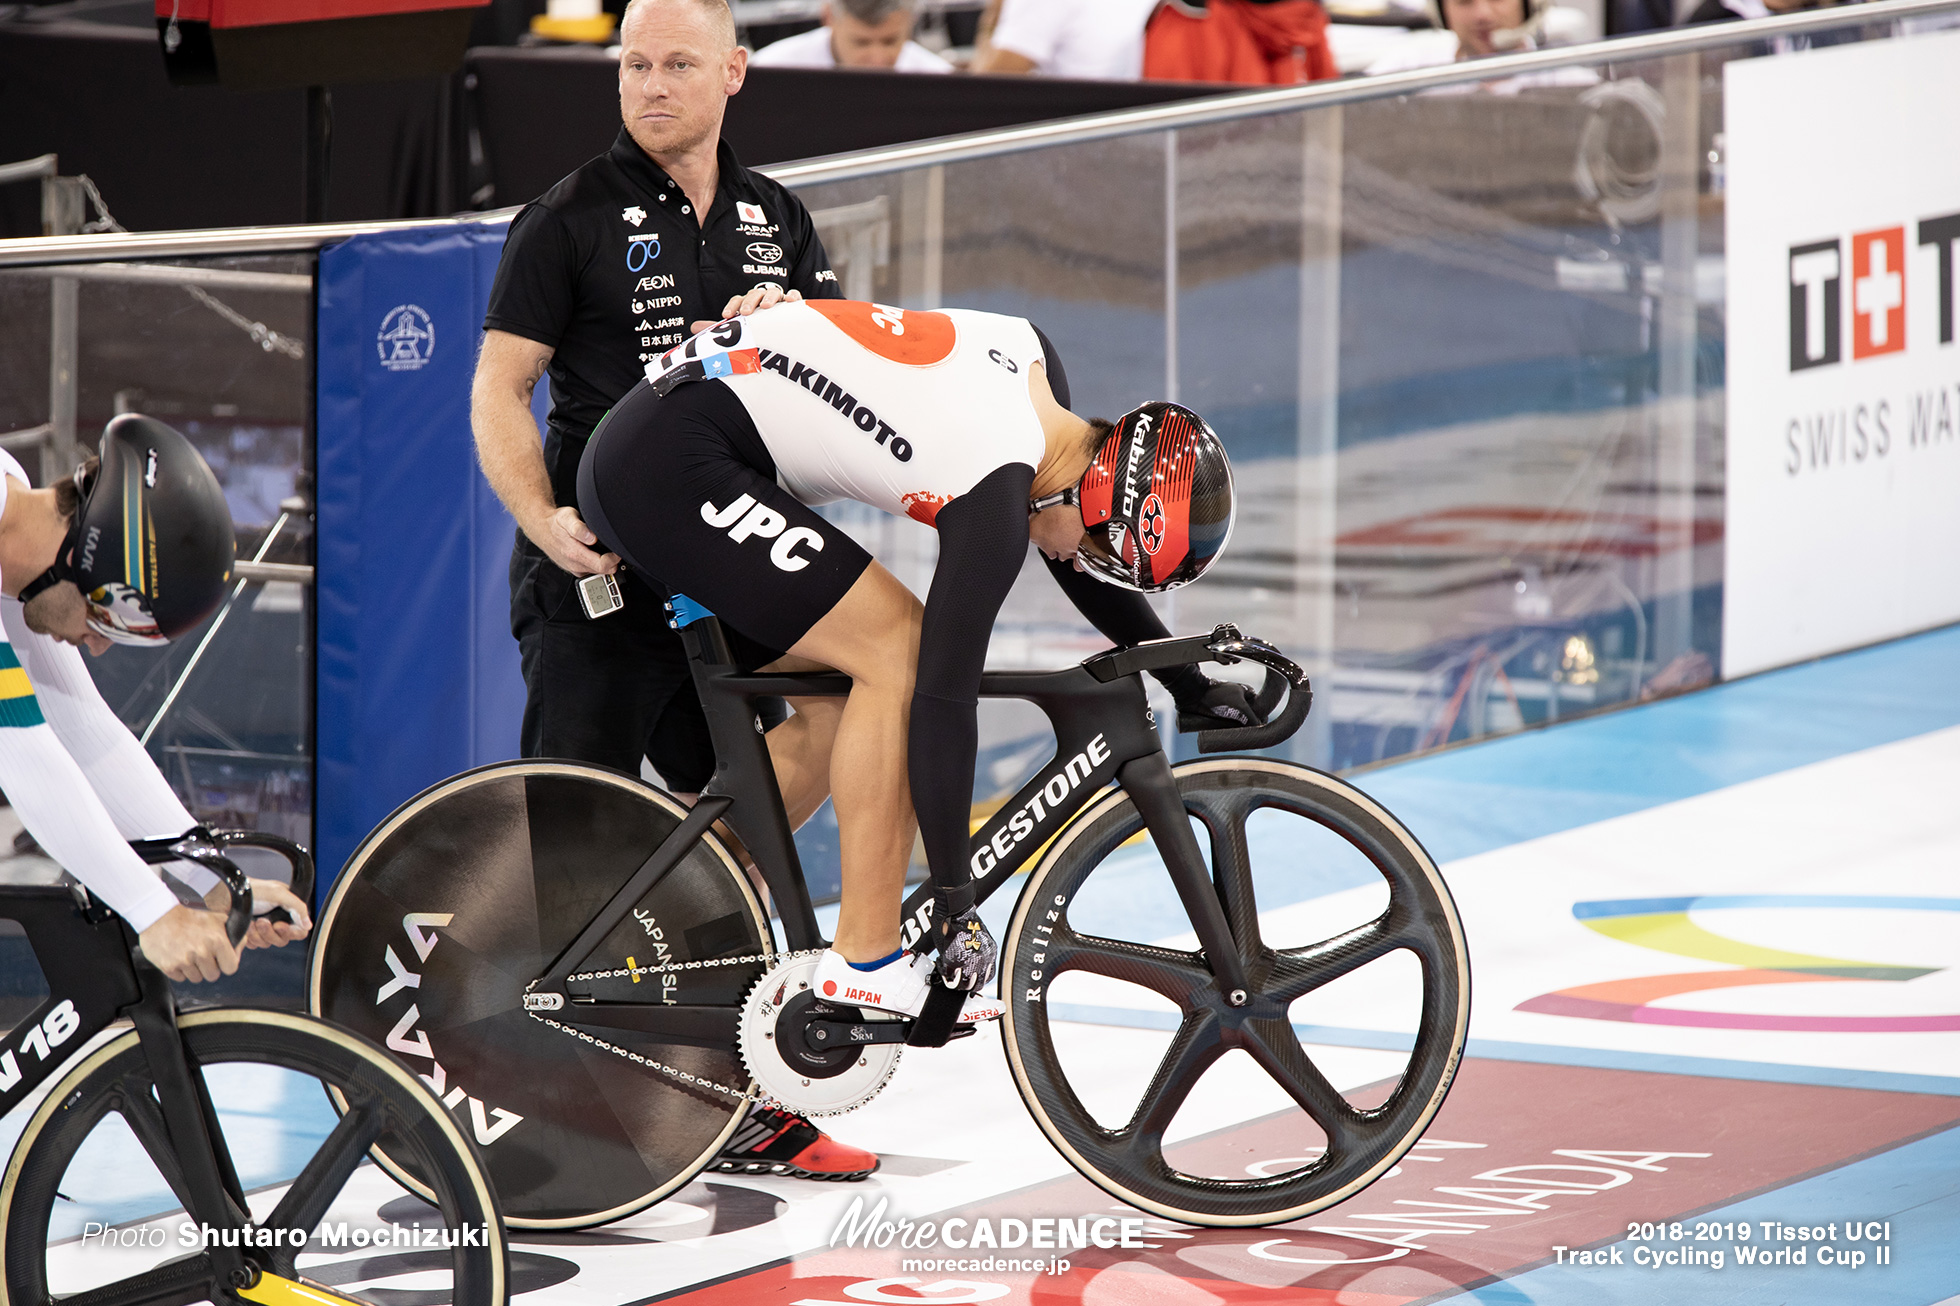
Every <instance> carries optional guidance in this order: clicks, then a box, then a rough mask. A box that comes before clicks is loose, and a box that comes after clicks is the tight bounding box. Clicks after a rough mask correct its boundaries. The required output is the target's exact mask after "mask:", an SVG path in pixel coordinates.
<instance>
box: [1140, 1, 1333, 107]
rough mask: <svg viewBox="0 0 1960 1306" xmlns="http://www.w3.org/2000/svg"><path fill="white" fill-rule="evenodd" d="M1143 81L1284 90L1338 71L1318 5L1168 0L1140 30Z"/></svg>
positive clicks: (1322, 11) (1314, 3)
mask: <svg viewBox="0 0 1960 1306" xmlns="http://www.w3.org/2000/svg"><path fill="white" fill-rule="evenodd" d="M1143 75H1144V76H1145V77H1147V78H1150V79H1151V80H1153V81H1166V82H1239V83H1242V84H1249V85H1259V86H1264V85H1280V86H1288V85H1291V84H1293V83H1295V82H1312V81H1319V80H1321V79H1323V78H1327V77H1339V76H1340V75H1341V72H1340V69H1339V68H1336V67H1335V66H1334V52H1333V51H1332V50H1331V49H1329V48H1328V45H1327V11H1326V10H1325V9H1322V8H1321V7H1320V3H1319V0H1167V3H1166V4H1165V5H1164V7H1163V8H1161V9H1159V10H1158V11H1157V13H1156V14H1155V15H1154V16H1153V17H1152V18H1151V20H1150V26H1149V27H1148V28H1147V29H1146V30H1145V32H1144V38H1143Z"/></svg>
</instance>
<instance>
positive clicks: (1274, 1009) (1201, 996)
mask: <svg viewBox="0 0 1960 1306" xmlns="http://www.w3.org/2000/svg"><path fill="white" fill-rule="evenodd" d="M1174 774H1175V775H1176V777H1177V783H1178V789H1179V791H1180V793H1181V794H1182V795H1183V798H1184V802H1185V806H1186V808H1187V810H1189V811H1190V813H1191V814H1192V815H1193V816H1194V817H1196V818H1198V819H1199V820H1200V821H1201V822H1202V823H1203V825H1204V827H1205V830H1206V831H1208V832H1209V833H1210V836H1211V849H1210V851H1211V861H1212V864H1213V866H1214V867H1217V868H1218V869H1217V871H1216V872H1215V873H1214V883H1215V884H1216V886H1217V888H1218V890H1219V894H1220V897H1221V899H1222V900H1223V902H1224V905H1225V909H1226V916H1227V919H1228V920H1229V921H1230V922H1231V925H1232V928H1233V931H1234V934H1235V936H1236V937H1237V939H1238V940H1239V946H1240V950H1241V953H1242V955H1244V957H1245V960H1246V969H1247V971H1248V978H1249V979H1250V981H1251V983H1252V985H1253V986H1254V989H1255V992H1253V993H1252V994H1251V995H1250V998H1249V1001H1248V1002H1246V1003H1245V1004H1244V1005H1242V1006H1238V1007H1235V1006H1233V1005H1232V1004H1231V1003H1229V1002H1228V1001H1227V1000H1226V998H1225V996H1224V995H1223V994H1221V993H1220V991H1219V986H1218V982H1217V980H1216V979H1215V978H1214V977H1213V976H1212V974H1211V972H1210V970H1209V969H1208V968H1207V966H1206V963H1205V961H1204V958H1203V956H1202V955H1201V954H1200V953H1198V952H1195V951H1179V950H1173V949H1169V948H1165V947H1161V946H1156V945H1153V944H1151V942H1150V939H1151V938H1153V937H1154V938H1163V937H1166V936H1170V935H1174V934H1176V933H1177V932H1178V931H1179V930H1181V929H1182V928H1184V927H1185V926H1187V925H1188V922H1187V921H1186V920H1185V919H1184V918H1183V917H1182V916H1179V917H1178V918H1177V919H1175V920H1168V919H1166V920H1162V921H1158V922H1155V923H1153V924H1152V925H1151V926H1150V927H1148V928H1149V929H1151V930H1154V931H1155V932H1154V933H1151V934H1147V935H1146V937H1145V938H1142V939H1114V938H1107V937H1102V936H1098V935H1092V934H1088V933H1078V932H1077V931H1076V930H1075V929H1074V928H1073V927H1072V925H1071V922H1070V918H1069V913H1070V909H1071V906H1072V905H1074V904H1076V902H1077V899H1078V896H1079V895H1080V894H1081V892H1082V890H1083V888H1084V887H1085V885H1087V884H1089V883H1091V882H1092V880H1093V877H1094V876H1096V875H1097V873H1098V872H1099V871H1104V868H1105V862H1106V859H1108V858H1109V857H1110V856H1111V854H1113V853H1115V852H1116V850H1117V849H1118V848H1120V847H1121V846H1122V845H1123V844H1124V843H1125V842H1126V841H1128V840H1129V839H1131V838H1132V837H1134V836H1136V835H1138V834H1139V833H1141V832H1142V831H1143V828H1144V826H1143V819H1142V817H1141V816H1140V815H1139V814H1138V813H1137V810H1136V807H1135V805H1134V804H1133V803H1132V802H1131V800H1130V798H1129V795H1128V794H1126V793H1124V792H1123V791H1122V790H1120V789H1118V790H1114V791H1112V792H1110V793H1109V794H1107V795H1105V796H1104V797H1103V798H1102V799H1101V800H1100V801H1098V802H1097V803H1096V804H1094V805H1093V806H1091V807H1090V808H1088V809H1087V810H1086V811H1084V812H1083V813H1082V815H1081V816H1079V817H1078V818H1077V819H1076V820H1075V821H1074V822H1073V823H1072V824H1070V825H1069V826H1068V827H1067V828H1066V829H1065V830H1063V832H1062V833H1061V835H1060V836H1059V837H1058V838H1057V839H1056V840H1055V843H1054V844H1053V845H1052V846H1051V847H1050V848H1049V849H1048V851H1047V852H1046V854H1045V855H1044V856H1043V857H1042V859H1041V861H1040V863H1039V864H1038V865H1037V866H1036V867H1035V869H1034V870H1033V872H1032V873H1030V875H1029V876H1028V884H1027V887H1026V888H1025V889H1024V890H1023V891H1022V893H1021V897H1020V901H1019V902H1018V903H1017V904H1016V905H1015V910H1014V918H1013V924H1012V925H1011V926H1010V928H1009V930H1008V935H1007V942H1006V946H1005V947H1004V949H1003V950H1002V954H1001V975H1002V984H1003V986H1004V996H1005V997H1006V999H1007V1007H1008V1012H1007V1018H1006V1021H1005V1022H1004V1029H1003V1034H1004V1036H1005V1038H1006V1043H1007V1055H1008V1064H1009V1068H1010V1069H1011V1071H1012V1072H1013V1075H1014V1082H1015V1084H1016V1086H1017V1087H1018V1088H1019V1089H1020V1091H1021V1098H1022V1101H1023V1102H1025V1103H1026V1105H1027V1108H1028V1111H1029V1113H1030V1114H1031V1115H1033V1116H1034V1119H1035V1123H1037V1124H1038V1125H1040V1126H1041V1129H1042V1131H1043V1132H1044V1133H1046V1134H1047V1135H1048V1137H1049V1139H1050V1140H1051V1141H1052V1142H1053V1143H1054V1144H1055V1146H1056V1147H1057V1148H1058V1149H1059V1150H1060V1151H1061V1153H1062V1155H1063V1156H1065V1157H1066V1158H1068V1160H1069V1162H1070V1163H1071V1164H1072V1165H1074V1166H1075V1168H1076V1169H1077V1170H1079V1171H1081V1172H1082V1174H1083V1175H1084V1176H1085V1177H1087V1178H1088V1179H1089V1180H1090V1181H1092V1182H1093V1183H1095V1184H1097V1185H1098V1186H1099V1187H1101V1188H1102V1189H1103V1190H1104V1191H1106V1192H1108V1193H1110V1194H1111V1195H1112V1196H1115V1197H1118V1198H1120V1199H1122V1200H1123V1201H1125V1202H1128V1203H1130V1204H1131V1205H1133V1206H1136V1207H1139V1208H1141V1209H1143V1210H1146V1211H1150V1212H1154V1213H1155V1214H1157V1215H1160V1216H1164V1217H1165V1218H1167V1219H1172V1220H1180V1221H1183V1222H1185V1223H1187V1224H1198V1225H1213V1226H1220V1227H1228V1226H1249V1225H1265V1224H1277V1223H1280V1222H1282V1221H1287V1220H1296V1219H1299V1218H1300V1217H1301V1216H1305V1215H1310V1214H1312V1213H1313V1212H1315V1211H1318V1210H1322V1209H1324V1208H1325V1207H1328V1206H1331V1205H1333V1204H1334V1203H1336V1202H1339V1201H1342V1200H1343V1199H1345V1198H1348V1197H1351V1196H1353V1195H1354V1194H1355V1193H1358V1192H1360V1191H1361V1190H1362V1189H1363V1188H1366V1187H1367V1186H1368V1185H1369V1184H1371V1183H1373V1182H1374V1181H1375V1180H1376V1179H1378V1178H1380V1177H1381V1176H1382V1175H1383V1174H1385V1173H1386V1172H1387V1171H1388V1169H1389V1167H1391V1166H1393V1165H1394V1164H1395V1162H1396V1161H1397V1160H1398V1159H1399V1158H1400V1157H1401V1156H1402V1155H1403V1153H1405V1152H1407V1151H1408V1150H1409V1149H1410V1148H1411V1147H1413V1146H1414V1145H1415V1143H1416V1141H1417V1140H1418V1139H1419V1138H1421V1136H1422V1132H1423V1130H1424V1129H1425V1128H1427V1126H1428V1124H1429V1122H1430V1120H1431V1119H1432V1118H1433V1117H1434V1116H1435V1114H1436V1112H1437V1110H1438V1109H1439V1108H1440V1107H1441V1106H1442V1105H1443V1097H1444V1095H1445V1094H1446V1093H1447V1092H1448V1091H1449V1086H1450V1081H1451V1079H1452V1077H1453V1076H1454V1075H1455V1073H1456V1067H1457V1063H1458V1060H1459V1059H1460V1058H1461V1056H1462V1054H1463V1046H1464V1040H1465V1039H1466V1037H1467V1035H1468V1031H1469V1019H1470V968H1469V954H1468V951H1467V948H1466V946H1465V943H1464V938H1463V926H1462V923H1461V922H1460V921H1459V920H1458V919H1457V914H1456V907H1455V904H1454V903H1453V902H1452V901H1451V899H1450V894H1449V889H1448V888H1447V887H1446V886H1445V885H1444V883H1443V878H1442V876H1441V875H1440V874H1439V873H1438V872H1437V869H1436V864H1435V863H1434V862H1433V861H1432V860H1431V859H1430V857H1429V854H1428V853H1427V852H1425V851H1424V850H1423V848H1422V845H1421V844H1419V843H1418V842H1417V841H1416V839H1415V836H1413V835H1412V834H1410V833H1409V832H1408V831H1407V830H1406V829H1404V828H1403V827H1402V825H1401V824H1400V823H1399V822H1397V821H1396V820H1395V818H1394V817H1393V816H1391V815H1389V813H1388V812H1386V811H1385V810H1383V809H1382V808H1381V807H1380V806H1379V805H1378V804H1377V803H1375V802H1374V801H1373V800H1372V799H1370V798H1369V797H1368V796H1367V795H1366V794H1364V793H1362V792H1361V791H1360V790H1358V789H1355V788H1354V787H1353V786H1351V785H1347V784H1344V783H1342V782H1341V781H1339V780H1337V779H1335V778H1334V777H1332V776H1329V775H1324V774H1322V773H1320V772H1318V771H1313V770H1309V769H1308V768H1306V767H1301V766H1294V765H1292V764H1290V763H1286V762H1275V761H1267V760H1265V759H1261V758H1246V757H1232V758H1221V759H1218V760H1206V761H1196V762H1187V763H1185V764H1184V765H1182V766H1179V767H1177V768H1175V771H1174ZM1266 808H1270V809H1276V810H1278V811H1280V812H1283V813H1287V814H1290V815H1293V816H1296V817H1301V818H1304V819H1305V820H1307V821H1310V822H1312V823H1313V824H1314V826H1316V827H1318V828H1319V830H1321V831H1324V832H1326V833H1327V834H1331V835H1332V836H1334V837H1335V838H1336V839H1338V840H1339V841H1340V842H1341V844H1343V845H1345V846H1346V847H1347V848H1351V849H1352V850H1354V851H1355V852H1358V853H1359V854H1360V855H1361V856H1362V857H1365V858H1366V861H1367V863H1368V864H1370V865H1372V867H1373V868H1374V870H1375V871H1376V872H1378V873H1379V874H1380V876H1381V877H1382V879H1383V880H1384V881H1386V883H1387V887H1388V907H1387V909H1386V910H1385V911H1383V912H1382V913H1381V915H1380V916H1379V917H1377V918H1376V919H1375V920H1373V921H1371V922H1369V923H1368V924H1366V925H1363V926H1361V927H1359V928H1357V929H1353V930H1348V931H1345V932H1344V933H1341V934H1338V935H1336V936H1335V937H1334V938H1331V939H1324V940H1322V941H1321V942H1319V943H1315V944H1310V945H1307V946H1305V947H1299V948H1285V949H1274V948H1271V947H1267V946H1266V945H1265V944H1264V942H1263V941H1262V939H1261V937H1260V934H1259V928H1258V904H1257V902H1256V900H1255V895H1254V893H1253V888H1252V865H1251V861H1252V854H1251V850H1250V846H1249V843H1248V841H1247V839H1246V837H1245V824H1246V821H1247V819H1248V818H1250V817H1251V816H1252V815H1253V813H1254V812H1256V811H1258V810H1260V809H1266ZM1203 837H1204V836H1203V833H1202V832H1201V833H1200V841H1201V843H1202V841H1203ZM1159 927H1161V928H1159ZM1248 940H1250V944H1251V946H1250V947H1248V946H1247V945H1248ZM1398 951H1407V952H1411V953H1413V954H1415V957H1416V959H1417V960H1418V961H1419V962H1420V968H1421V976H1422V981H1421V982H1422V995H1421V1015H1420V1018H1419V1022H1418V1025H1417V1031H1416V1035H1415V1040H1414V1049H1413V1051H1412V1052H1411V1053H1410V1055H1409V1060H1408V1066H1407V1069H1406V1070H1405V1071H1404V1073H1403V1074H1402V1076H1401V1079H1400V1082H1399V1083H1397V1084H1396V1086H1395V1087H1394V1089H1393V1090H1392V1091H1391V1092H1390V1094H1389V1096H1388V1098H1387V1100H1386V1101H1384V1102H1382V1103H1380V1104H1379V1105H1378V1106H1375V1107H1373V1108H1371V1109H1366V1110H1362V1109H1357V1108H1355V1107H1354V1106H1353V1105H1352V1104H1350V1103H1349V1102H1347V1101H1346V1100H1345V1099H1344V1098H1343V1097H1342V1096H1341V1095H1340V1094H1339V1093H1338V1092H1337V1091H1335V1090H1334V1088H1333V1087H1332V1086H1331V1085H1330V1084H1329V1083H1328V1081H1327V1078H1326V1076H1325V1075H1324V1074H1322V1072H1321V1071H1320V1070H1319V1069H1318V1068H1317V1067H1315V1066H1314V1064H1313V1062H1312V1058H1311V1057H1310V1056H1309V1055H1308V1053H1307V1051H1306V1049H1305V1048H1304V1047H1303V1046H1302V1044H1301V1042H1300V1040H1299V1038H1298V1037H1297V1035H1296V1033H1295V1031H1294V1026H1293V1021H1292V1019H1291V1017H1290V1015H1289V1011H1290V1006H1291V1004H1292V1003H1293V1002H1295V1001H1297V1000H1299V999H1301V998H1303V997H1305V996H1306V995H1307V994H1309V993H1311V992H1312V991H1313V990H1314V989H1316V988H1318V987H1320V986H1321V985H1323V984H1327V983H1330V982H1332V981H1333V980H1335V979H1338V978H1341V977H1343V976H1346V975H1349V974H1354V973H1364V974H1365V973H1366V971H1365V968H1366V967H1367V966H1368V965H1370V964H1371V963H1373V962H1375V961H1378V960H1380V959H1382V958H1384V957H1386V956H1389V955H1390V954H1392V953H1395V952H1398ZM1072 970H1081V971H1090V972H1093V973H1095V974H1098V975H1104V976H1109V977H1112V978H1115V979H1120V980H1125V981H1128V982H1130V983H1133V984H1137V985H1140V986H1142V987H1144V988H1147V989H1151V990H1154V991H1155V992H1157V993H1158V994H1159V995H1160V996H1161V997H1163V998H1168V999H1169V1000H1170V1001H1171V1002H1172V1003H1174V1004H1176V1006H1177V1008H1178V1012H1179V1015H1178V1017H1177V1019H1176V1026H1177V1029H1176V1033H1175V1034H1174V1035H1173V1037H1172V1039H1171V1043H1170V1047H1169V1049H1168V1050H1167V1051H1166V1053H1165V1054H1164V1057H1163V1060H1162V1062H1161V1064H1160V1065H1159V1066H1158V1067H1157V1071H1156V1074H1155V1075H1154V1076H1153V1078H1152V1079H1151V1081H1150V1083H1149V1086H1148V1087H1147V1088H1146V1089H1145V1090H1144V1093H1143V1096H1142V1099H1141V1100H1140V1101H1139V1102H1138V1104H1137V1106H1136V1108H1135V1111H1134V1113H1133V1114H1132V1115H1131V1116H1130V1118H1129V1120H1128V1121H1127V1123H1125V1124H1124V1125H1122V1126H1121V1127H1118V1128H1114V1129H1112V1128H1109V1127H1107V1126H1105V1125H1104V1124H1102V1123H1101V1122H1099V1121H1098V1120H1097V1119H1096V1117H1095V1116H1094V1114H1093V1113H1092V1112H1091V1111H1090V1110H1089V1109H1088V1108H1086V1107H1085V1106H1084V1105H1083V1101H1082V1094H1081V1093H1080V1092H1078V1089H1077V1087H1076V1086H1074V1085H1072V1084H1071V1083H1070V1082H1069V1079H1068V1076H1067V1073H1066V1071H1065V1069H1064V1066H1063V1062H1062V1058H1061V1057H1060V1055H1059V1054H1058V1050H1057V1043H1058V1040H1057V1037H1056V1031H1055V1030H1053V1029H1052V1028H1051V1025H1050V1021H1051V1020H1058V1021H1059V1020H1061V1019H1063V1017H1060V1016H1055V1015H1053V1014H1052V1013H1051V1011H1050V1006H1049V1001H1048V996H1049V991H1050V989H1051V987H1052V985H1053V984H1054V982H1055V980H1056V979H1057V977H1059V976H1060V975H1062V974H1065V973H1067V972H1069V971H1072ZM1233 1049H1242V1050H1244V1051H1246V1052H1248V1053H1249V1054H1251V1056H1252V1058H1253V1060H1254V1061H1255V1062H1257V1063H1258V1064H1259V1066H1260V1068H1261V1069H1263V1070H1265V1071H1266V1073H1267V1075H1268V1076H1269V1077H1270V1078H1271V1079H1272V1080H1273V1082H1274V1083H1276V1084H1278V1085H1279V1086H1280V1087H1281V1088H1282V1089H1284V1090H1285V1091H1286V1093H1287V1094H1288V1095H1289V1096H1290V1097H1292V1098H1293V1100H1294V1101H1295V1102H1296V1103H1297V1104H1298V1110H1299V1111H1301V1112H1304V1113H1305V1114H1306V1116H1308V1117H1310V1118H1311V1120H1312V1123H1313V1124H1314V1125H1317V1126H1318V1127H1319V1129H1320V1130H1321V1131H1323V1132H1324V1134H1325V1136H1326V1140H1327V1141H1326V1144H1325V1150H1324V1152H1323V1153H1322V1154H1321V1155H1320V1156H1319V1157H1318V1158H1317V1159H1314V1160H1313V1161H1312V1163H1311V1164H1306V1165H1300V1166H1295V1167H1293V1168H1290V1169H1287V1170H1285V1171H1284V1172H1282V1173H1278V1174H1274V1175H1270V1176H1258V1177H1254V1178H1249V1179H1236V1178H1226V1177H1218V1176H1200V1175H1193V1174H1187V1173H1184V1172H1183V1171H1181V1170H1179V1169H1178V1168H1177V1167H1176V1166H1175V1165H1173V1164H1172V1163H1170V1162H1169V1161H1167V1160H1166V1159H1165V1143H1164V1132H1165V1129H1166V1127H1167V1126H1169V1125H1170V1124H1171V1123H1172V1121H1173V1119H1174V1118H1175V1116H1176V1114H1177V1111H1178V1110H1179V1108H1180V1107H1181V1106H1182V1104H1183V1103H1184V1102H1185V1100H1186V1099H1187V1098H1188V1096H1189V1094H1190V1092H1191V1090H1192V1088H1193V1087H1194V1086H1195V1085H1196V1084H1197V1082H1198V1080H1199V1079H1200V1078H1201V1077H1202V1076H1203V1075H1204V1074H1205V1073H1206V1072H1207V1071H1208V1070H1209V1069H1210V1067H1211V1066H1212V1065H1213V1064H1214V1063H1215V1062H1216V1061H1217V1060H1218V1059H1219V1058H1220V1057H1221V1056H1223V1055H1224V1054H1225V1053H1226V1052H1228V1051H1231V1050H1233ZM1173 1150H1175V1145H1174V1146H1173ZM1300 1150H1301V1149H1300V1147H1298V1146H1297V1145H1296V1146H1293V1147H1291V1148H1287V1147H1282V1149H1281V1152H1282V1154H1284V1153H1285V1152H1287V1151H1295V1152H1297V1151H1300ZM1296 1159H1304V1158H1296Z"/></svg>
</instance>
